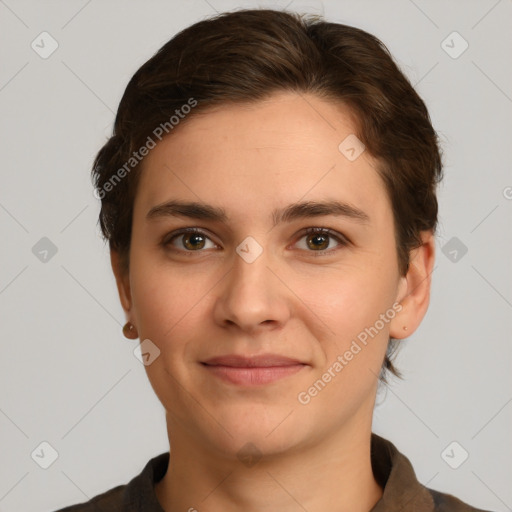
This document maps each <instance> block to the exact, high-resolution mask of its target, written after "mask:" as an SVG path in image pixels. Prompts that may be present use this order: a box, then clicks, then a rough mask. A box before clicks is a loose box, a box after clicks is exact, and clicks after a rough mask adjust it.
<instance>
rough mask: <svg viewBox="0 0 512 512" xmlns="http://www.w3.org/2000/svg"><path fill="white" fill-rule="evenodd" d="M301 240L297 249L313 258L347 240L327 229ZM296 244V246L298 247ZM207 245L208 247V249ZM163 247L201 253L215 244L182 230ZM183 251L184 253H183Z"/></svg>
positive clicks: (308, 232) (196, 231)
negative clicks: (331, 246) (301, 244)
mask: <svg viewBox="0 0 512 512" xmlns="http://www.w3.org/2000/svg"><path fill="white" fill-rule="evenodd" d="M180 238H181V243H180V244H179V246H180V247H178V246H177V245H175V241H176V240H178V239H180ZM303 239H305V240H306V242H305V244H304V245H303V247H299V249H303V250H306V251H308V252H317V253H319V254H315V256H321V255H322V254H325V253H330V252H331V251H334V250H336V247H335V248H329V246H330V245H331V241H332V240H335V241H336V242H337V244H338V246H345V245H348V241H347V239H346V238H345V237H344V236H343V235H341V234H338V233H336V232H333V231H331V230H330V229H327V228H308V229H307V230H306V231H305V232H304V233H303V234H302V236H301V237H300V238H299V242H300V241H302V240H303ZM299 242H296V245H298V246H299V245H300V243H299ZM208 243H210V246H209V247H208ZM163 245H164V246H165V247H167V246H169V245H171V246H173V247H174V248H176V249H177V252H189V253H190V252H201V249H212V248H213V249H214V248H215V247H217V244H215V243H214V242H212V240H211V239H210V237H209V236H207V235H206V234H205V233H204V232H203V231H201V230H200V229H197V228H184V229H181V230H179V231H178V232H175V233H173V234H172V235H171V236H170V237H167V238H166V239H164V241H163ZM183 249H185V251H183Z"/></svg>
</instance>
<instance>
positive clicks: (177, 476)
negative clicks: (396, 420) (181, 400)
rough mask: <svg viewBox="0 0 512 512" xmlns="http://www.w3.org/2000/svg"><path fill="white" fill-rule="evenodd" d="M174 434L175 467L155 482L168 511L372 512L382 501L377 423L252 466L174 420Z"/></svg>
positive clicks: (172, 462)
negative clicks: (374, 449) (373, 446)
mask: <svg viewBox="0 0 512 512" xmlns="http://www.w3.org/2000/svg"><path fill="white" fill-rule="evenodd" d="M168 420H169V415H168ZM363 427H365V428H363ZM168 430H169V432H172V433H173V435H172V436H170V440H171V443H170V444H171V447H172V448H171V456H170V461H169V467H168V469H167V472H166V474H165V476H164V477H163V479H162V480H160V482H158V483H157V484H156V485H155V491H156V495H157V498H158V501H159V502H160V504H161V506H162V508H163V509H164V510H165V511H166V512H178V511H183V510H187V511H188V510H190V511H193V510H194V509H195V510H197V511H199V512H200V511H201V510H208V511H209V512H221V511H222V512H234V511H239V510H244V511H246V512H266V511H269V512H270V511H274V510H280V511H282V512H288V511H290V512H291V511H294V512H296V511H297V510H299V508H302V509H303V510H307V511H308V512H320V511H322V512H323V511H325V510H336V511H340V512H341V511H347V512H348V511H351V512H368V511H370V510H371V509H372V507H373V506H374V505H375V504H376V502H377V501H378V500H379V499H380V498H381V497H382V488H381V487H380V486H379V484H378V483H377V481H376V480H375V478H374V476H373V472H372V465H371V458H370V441H371V423H370V424H369V425H364V426H363V425H361V424H360V423H359V424H354V425H352V428H347V429H345V430H343V431H337V432H333V433H331V435H329V436H322V439H320V440H317V442H315V443H314V444H310V445H308V446H303V447H296V448H295V449H294V450H293V451H287V452H286V453H284V454H283V453H280V454H273V455H267V454H264V455H263V456H262V458H261V459H260V460H259V461H258V462H257V463H256V464H254V465H252V466H250V465H243V464H241V463H240V461H239V460H238V459H237V458H236V457H233V456H231V457H229V458H228V457H226V458H221V457H219V454H218V452H215V451H214V450H211V451H208V449H206V448H205V446H204V445H201V443H199V442H198V440H196V439H194V438H192V437H191V436H190V435H188V433H187V432H184V431H183V430H180V425H178V424H172V425H171V424H170V423H169V422H168ZM298 507H299V508H298Z"/></svg>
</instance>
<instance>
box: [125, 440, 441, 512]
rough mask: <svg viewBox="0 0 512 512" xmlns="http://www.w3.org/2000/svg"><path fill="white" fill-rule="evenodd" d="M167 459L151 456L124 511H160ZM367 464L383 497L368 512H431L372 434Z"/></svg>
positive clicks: (394, 452)
mask: <svg viewBox="0 0 512 512" xmlns="http://www.w3.org/2000/svg"><path fill="white" fill-rule="evenodd" d="M169 457H170V453H169V452H165V453H161V454H160V455H158V456H156V457H154V458H153V459H151V460H150V461H149V462H148V463H147V464H146V466H145V467H144V469H143V471H142V473H140V474H139V475H138V476H136V477H135V478H134V479H132V480H131V481H130V482H129V484H128V485H127V486H126V488H125V492H124V498H123V499H124V504H125V506H127V509H128V510H133V511H134V512H135V511H146V512H148V511H150V512H164V510H163V509H162V507H161V506H160V503H159V502H158V499H157V497H156V493H155V489H154V485H155V483H156V482H158V481H159V480H161V479H162V478H163V476H164V475H165V473H166V471H167V467H168V464H169ZM371 463H372V469H373V473H374V476H375V479H376V480H377V482H378V483H379V485H380V486H381V487H382V488H383V495H382V498H381V499H380V500H379V501H378V502H377V503H376V504H375V505H374V507H373V508H372V509H371V511H370V512H387V511H390V510H392V511H393V512H400V511H402V510H403V511H407V512H420V511H421V512H430V511H433V510H434V503H433V499H432V495H431V494H430V492H429V491H428V489H427V488H426V487H424V486H423V485H422V484H420V482H418V480H417V478H416V474H415V473H414V469H413V467H412V465H411V463H410V462H409V460H408V459H407V457H405V456H404V455H402V454H401V453H400V452H399V451H398V449H397V448H396V447H395V445H394V444H393V443H391V442H390V441H388V440H387V439H384V438H382V437H380V436H378V435H377V434H373V433H372V436H371ZM128 507H131V508H128Z"/></svg>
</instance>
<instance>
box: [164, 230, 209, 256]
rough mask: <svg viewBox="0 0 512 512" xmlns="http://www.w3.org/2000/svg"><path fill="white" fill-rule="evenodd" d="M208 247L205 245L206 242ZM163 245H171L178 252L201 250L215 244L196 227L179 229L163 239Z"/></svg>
mask: <svg viewBox="0 0 512 512" xmlns="http://www.w3.org/2000/svg"><path fill="white" fill-rule="evenodd" d="M208 242H209V243H210V244H211V246H210V247H206V245H207V243H208ZM163 245H164V247H167V246H171V247H172V248H174V249H175V250H177V251H178V252H179V251H181V252H201V249H205V248H206V249H210V248H215V247H216V245H215V244H214V243H213V242H212V241H211V240H210V238H209V237H208V236H206V235H205V234H204V233H203V232H202V231H200V230H198V229H196V228H186V229H181V230H179V231H177V232H175V233H172V234H171V236H169V237H167V238H166V239H165V240H164V241H163Z"/></svg>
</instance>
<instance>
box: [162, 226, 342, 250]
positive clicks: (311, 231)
mask: <svg viewBox="0 0 512 512" xmlns="http://www.w3.org/2000/svg"><path fill="white" fill-rule="evenodd" d="M186 234H194V235H201V236H203V237H205V238H208V239H209V240H210V241H212V242H213V240H211V238H210V237H209V236H208V235H207V234H206V233H205V232H203V231H202V230H200V229H198V228H182V229H179V230H178V231H175V232H173V233H170V235H169V236H166V237H164V239H163V241H162V245H163V246H164V248H169V246H171V242H172V241H173V240H174V239H175V238H178V237H179V236H181V235H186ZM308 235H321V236H328V237H330V238H333V239H334V240H336V241H337V242H338V243H339V246H338V247H334V248H332V249H326V250H321V249H319V250H318V251H313V250H311V251H306V252H309V253H311V255H312V256H314V257H322V256H326V255H330V254H332V253H333V252H334V251H337V250H339V248H340V247H345V246H347V245H349V243H350V242H349V240H348V239H347V238H346V237H345V236H343V235H342V234H341V233H337V232H336V231H333V230H331V229H329V228H318V227H310V228H306V229H305V230H304V231H303V233H302V234H301V236H300V238H299V240H300V239H302V238H303V237H305V236H308ZM213 243H215V242H213ZM171 250H172V251H173V252H175V253H180V254H186V255H187V256H189V255H190V256H192V254H194V253H197V252H204V251H203V250H201V249H198V250H197V251H187V250H183V249H175V248H171Z"/></svg>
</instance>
